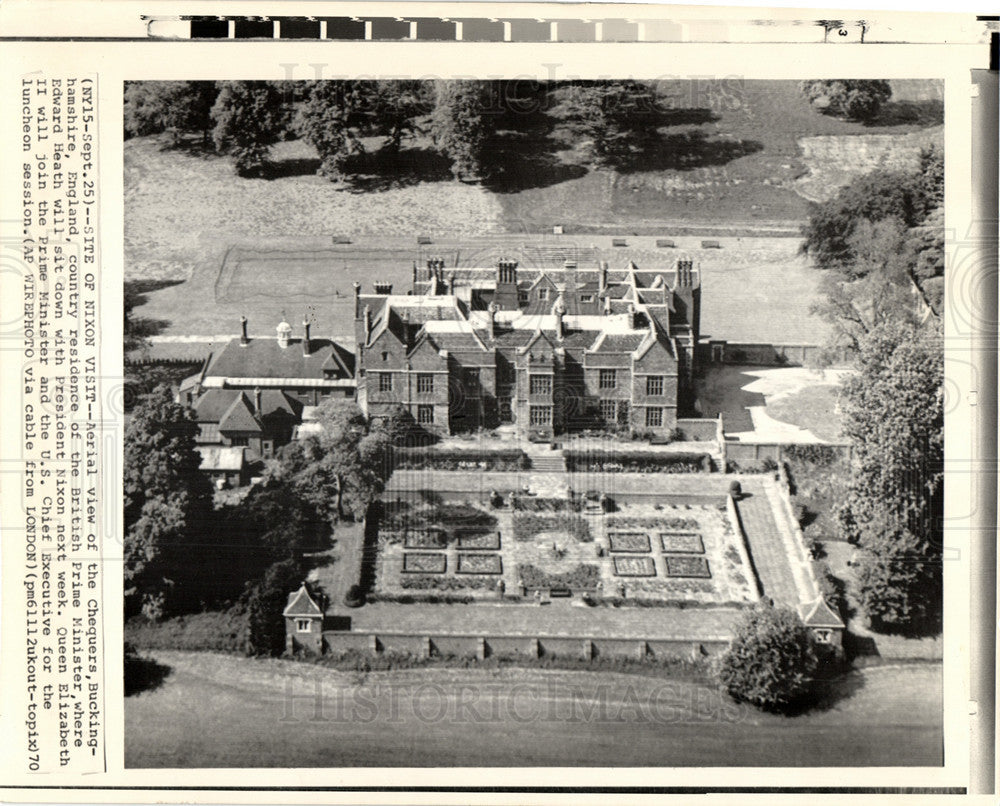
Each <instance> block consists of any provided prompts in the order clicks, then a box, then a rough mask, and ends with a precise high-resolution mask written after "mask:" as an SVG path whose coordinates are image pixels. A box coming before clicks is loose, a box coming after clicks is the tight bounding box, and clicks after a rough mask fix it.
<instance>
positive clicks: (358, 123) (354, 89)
mask: <svg viewBox="0 0 1000 806" xmlns="http://www.w3.org/2000/svg"><path fill="white" fill-rule="evenodd" d="M368 83H373V82H365V81H314V82H312V83H311V86H310V88H309V94H308V96H307V97H306V101H305V103H304V104H303V105H302V107H301V108H300V110H299V112H298V118H297V128H298V130H299V133H300V134H301V135H302V137H303V138H304V139H305V140H306V141H307V142H309V143H311V144H312V145H313V146H314V147H315V148H316V152H317V153H318V154H319V159H320V167H319V170H318V171H317V173H319V174H321V175H322V176H326V177H329V178H331V179H339V178H340V177H341V176H342V175H343V173H344V167H345V165H346V163H347V160H348V159H349V158H350V157H351V156H352V155H353V154H356V153H360V152H361V151H362V150H363V149H362V146H361V130H362V129H363V126H364V116H365V110H364V91H363V88H364V85H365V84H368Z"/></svg>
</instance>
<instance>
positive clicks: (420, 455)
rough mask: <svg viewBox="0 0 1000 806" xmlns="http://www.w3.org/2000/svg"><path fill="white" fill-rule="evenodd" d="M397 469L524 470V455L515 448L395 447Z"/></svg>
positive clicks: (526, 463)
mask: <svg viewBox="0 0 1000 806" xmlns="http://www.w3.org/2000/svg"><path fill="white" fill-rule="evenodd" d="M394 457H395V467H396V469H397V470H527V469H528V468H530V467H531V460H530V459H529V458H528V455H527V454H526V453H525V452H524V451H522V450H519V449H518V448H498V449H496V450H488V451H474V450H473V451H461V450H442V449H440V448H397V449H396V450H395V451H394Z"/></svg>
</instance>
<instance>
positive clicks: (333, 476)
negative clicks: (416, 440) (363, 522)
mask: <svg viewBox="0 0 1000 806" xmlns="http://www.w3.org/2000/svg"><path fill="white" fill-rule="evenodd" d="M315 421H316V422H317V423H318V424H319V425H320V432H319V433H318V434H316V435H312V436H310V437H308V438H306V439H303V440H299V441H297V442H294V443H292V444H290V445H288V446H287V448H286V449H285V450H284V451H282V455H281V460H280V463H279V464H278V466H277V467H276V468H275V471H274V472H275V473H276V474H277V475H278V476H279V477H280V478H283V479H287V481H288V482H289V483H290V484H291V485H292V486H293V488H294V489H295V490H296V491H297V492H298V494H299V495H300V496H301V497H302V498H303V500H305V501H308V502H309V503H310V504H312V505H313V506H315V507H316V509H317V511H320V512H323V513H324V514H325V515H326V517H327V518H328V519H329V520H330V521H331V522H336V521H338V520H340V519H341V518H343V517H345V515H347V514H348V513H350V514H351V515H352V516H353V517H355V518H360V517H363V516H364V514H365V512H366V511H367V510H368V507H369V506H370V505H371V504H372V503H373V502H374V501H375V500H377V499H378V497H379V495H381V493H382V490H383V489H384V486H385V480H386V479H387V478H388V477H389V474H390V473H391V466H390V461H389V460H390V457H391V443H390V438H389V436H388V434H387V433H386V432H385V431H384V430H383V429H382V428H380V427H379V426H377V425H376V426H375V427H369V423H368V421H367V420H366V419H365V416H364V414H363V413H362V412H361V410H360V409H359V408H358V407H357V406H356V405H355V404H354V403H352V402H350V401H347V400H343V399H336V398H330V399H328V400H325V401H324V402H323V403H321V404H320V405H319V407H318V408H317V410H316V415H315Z"/></svg>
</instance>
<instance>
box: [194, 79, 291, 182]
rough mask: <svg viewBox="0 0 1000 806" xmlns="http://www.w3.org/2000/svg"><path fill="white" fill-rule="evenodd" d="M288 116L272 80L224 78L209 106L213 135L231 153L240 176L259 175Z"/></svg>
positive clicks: (216, 145) (219, 144) (216, 141)
mask: <svg viewBox="0 0 1000 806" xmlns="http://www.w3.org/2000/svg"><path fill="white" fill-rule="evenodd" d="M287 118H288V113H287V110H286V109H285V104H284V96H283V94H282V90H281V88H280V87H279V86H278V85H277V84H276V83H275V82H271V81H223V82H221V84H220V89H219V96H218V98H217V99H216V101H215V104H214V106H213V107H212V120H214V121H215V128H214V129H213V130H212V138H213V140H214V141H215V147H216V148H217V149H218V150H219V151H223V152H225V153H228V154H231V155H232V156H233V166H234V168H235V169H236V173H238V174H239V175H240V176H261V175H262V174H263V172H264V168H265V166H266V165H267V160H268V156H269V154H270V149H271V145H272V144H273V143H275V142H277V140H278V137H279V135H280V134H281V133H282V131H284V128H285V125H286V122H287Z"/></svg>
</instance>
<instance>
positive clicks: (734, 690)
mask: <svg viewBox="0 0 1000 806" xmlns="http://www.w3.org/2000/svg"><path fill="white" fill-rule="evenodd" d="M816 666H817V662H816V655H815V653H814V652H813V646H812V639H811V638H810V637H809V631H808V630H807V629H806V627H805V625H803V624H802V621H801V620H800V619H799V617H798V615H796V614H795V613H794V612H793V611H792V610H790V609H788V608H786V607H771V606H769V605H765V604H758V605H757V606H755V607H753V608H751V609H748V610H746V611H744V613H743V616H742V618H741V620H740V622H739V623H738V624H737V626H736V634H735V636H734V638H733V642H732V644H731V645H730V646H729V649H727V650H726V652H725V653H723V655H722V656H721V657H720V659H719V663H718V665H717V669H716V673H717V676H718V679H719V682H720V684H721V685H722V686H723V687H724V688H725V689H726V691H728V692H729V694H730V695H731V696H732V697H734V698H735V699H737V700H740V701H742V702H747V703H750V704H751V705H755V706H757V707H758V708H761V709H763V710H766V711H778V712H787V711H790V710H792V709H793V708H795V707H796V706H797V705H799V704H800V703H802V702H803V701H804V700H805V698H806V697H807V696H808V695H809V693H810V691H811V688H812V678H813V674H814V672H815V671H816Z"/></svg>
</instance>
